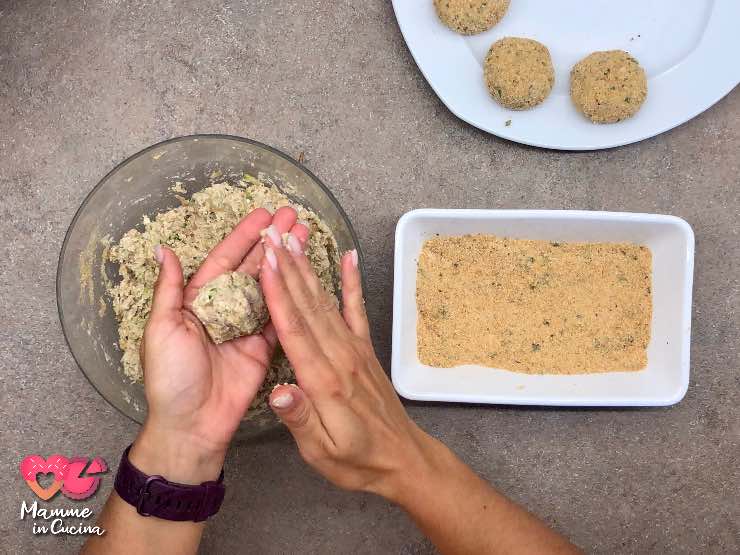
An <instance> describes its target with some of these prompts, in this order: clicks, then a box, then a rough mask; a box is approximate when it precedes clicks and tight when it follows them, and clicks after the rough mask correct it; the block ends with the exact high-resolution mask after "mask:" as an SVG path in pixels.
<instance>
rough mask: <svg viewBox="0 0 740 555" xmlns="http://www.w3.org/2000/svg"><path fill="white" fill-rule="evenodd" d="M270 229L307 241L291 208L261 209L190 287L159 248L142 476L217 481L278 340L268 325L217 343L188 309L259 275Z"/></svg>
mask: <svg viewBox="0 0 740 555" xmlns="http://www.w3.org/2000/svg"><path fill="white" fill-rule="evenodd" d="M270 224H272V226H274V228H275V229H276V230H278V232H279V233H285V232H288V231H292V233H293V234H294V235H295V236H297V237H299V240H300V241H303V242H305V240H306V239H307V237H308V229H307V228H306V227H305V226H303V225H302V224H297V223H296V213H295V210H293V209H292V208H289V207H284V208H281V209H279V210H278V211H277V212H276V213H275V215H274V217H273V216H272V215H271V214H270V213H269V212H268V211H267V210H265V209H257V210H255V211H253V212H252V213H250V214H249V215H248V216H247V217H246V218H244V219H243V220H242V221H241V222H240V223H239V224H238V225H237V226H236V227H235V228H234V230H233V231H232V232H231V233H230V234H229V235H228V236H227V237H226V238H225V239H224V240H223V241H222V242H221V243H219V244H218V245H217V246H216V247H215V248H214V249H213V250H212V251H211V252H210V253H209V255H208V257H207V258H206V260H205V261H204V262H203V264H202V265H201V267H200V268H199V269H198V271H197V272H196V273H195V274H194V275H193V276H192V278H191V279H190V281H189V282H188V284H187V286H185V285H184V283H183V274H182V269H181V267H180V262H179V260H178V258H177V256H176V255H175V253H174V252H173V251H171V250H170V249H168V248H166V247H161V246H158V247H157V248H156V249H155V251H156V252H155V256H156V259H157V261H158V263H159V264H160V270H159V278H158V280H157V284H156V286H155V291H154V298H153V300H152V309H151V314H150V316H149V321H148V322H147V325H146V328H145V332H144V339H143V341H142V346H141V358H142V365H143V367H144V378H145V379H144V384H145V385H144V387H145V392H146V398H147V402H148V405H149V411H148V415H147V419H146V422H145V424H144V426H143V428H142V431H141V433H140V435H139V437H138V438H137V440H136V442H135V444H134V447H133V448H132V449H131V452H130V455H129V456H130V459H131V461H132V462H133V463H134V464H135V465H136V466H137V467H139V468H140V469H141V470H142V471H144V472H146V473H149V474H160V475H163V476H165V477H166V478H167V479H169V480H172V481H178V482H183V483H189V482H192V483H200V482H203V481H206V480H214V479H216V478H217V477H218V474H219V472H220V470H221V467H222V465H223V460H224V456H225V453H226V449H227V447H228V445H229V442H230V440H231V438H232V436H233V434H234V432H235V431H236V429H237V427H238V426H239V422H240V421H241V419H242V418H243V416H244V414H245V413H246V411H247V408H248V407H249V405H250V404H251V402H252V400H253V399H254V396H255V394H256V393H257V391H258V390H259V388H260V386H261V385H262V382H263V381H264V378H265V372H266V369H267V366H268V365H269V363H270V359H271V357H272V352H273V350H274V347H275V344H276V342H277V336H276V334H275V330H274V328H273V327H272V325H271V324H269V323H268V324H267V325H266V326H265V328H264V329H263V331H262V333H260V334H255V335H250V336H244V337H240V338H237V339H234V340H232V341H227V342H225V343H221V344H220V345H216V344H214V343H213V342H212V341H211V339H210V338H209V337H208V333H207V332H206V331H205V329H204V328H203V326H202V324H201V323H200V321H199V320H198V318H197V317H196V316H195V315H194V314H193V313H192V312H191V311H190V307H191V305H192V302H193V300H195V297H196V296H197V294H198V289H199V288H200V287H201V286H202V285H204V284H205V283H207V282H208V281H210V280H211V279H213V278H215V277H217V276H218V275H220V274H222V273H224V272H230V271H241V272H245V273H249V274H251V275H253V276H256V275H257V272H258V268H259V264H260V262H261V260H262V257H263V252H264V251H263V247H262V245H261V242H260V231H261V230H262V229H264V228H266V227H268V226H269V225H270Z"/></svg>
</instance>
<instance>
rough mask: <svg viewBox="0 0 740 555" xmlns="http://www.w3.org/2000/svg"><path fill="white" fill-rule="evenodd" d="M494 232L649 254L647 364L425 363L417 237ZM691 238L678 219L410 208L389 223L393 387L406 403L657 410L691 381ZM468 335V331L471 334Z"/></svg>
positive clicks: (420, 239)
mask: <svg viewBox="0 0 740 555" xmlns="http://www.w3.org/2000/svg"><path fill="white" fill-rule="evenodd" d="M436 233H439V234H441V235H464V234H466V233H491V234H494V235H499V236H505V237H513V238H519V239H544V240H549V241H564V242H565V241H587V242H621V241H624V242H631V243H636V244H640V245H646V246H648V247H649V248H650V250H651V251H652V254H653V283H652V292H653V318H652V323H651V338H650V343H649V345H648V365H647V368H646V369H645V370H642V371H640V372H610V373H605V374H581V375H568V376H563V375H529V374H520V373H516V372H509V371H507V370H500V369H495V368H487V367H483V366H475V365H465V366H458V367H456V368H432V367H430V366H425V365H424V364H422V363H421V362H419V359H418V357H417V352H416V317H417V316H416V315H417V312H416V265H417V260H418V257H419V253H420V252H421V247H422V244H423V243H424V241H425V240H426V239H427V238H429V237H431V236H433V235H434V234H436ZM693 274H694V234H693V232H692V230H691V227H690V226H689V224H687V223H686V222H685V221H684V220H682V219H680V218H677V217H675V216H662V215H656V214H627V213H620V212H581V211H567V210H413V211H411V212H408V213H406V214H404V216H403V217H401V219H400V220H399V222H398V225H397V226H396V247H395V268H394V284H393V355H392V357H391V374H392V377H393V385H394V386H395V388H396V391H398V393H399V394H400V395H402V396H403V397H406V398H407V399H415V400H423V401H457V402H463V403H491V404H494V403H495V404H507V405H563V406H567V405H571V406H662V405H672V404H674V403H677V402H678V401H680V400H681V399H682V398H683V396H684V395H685V393H686V389H687V387H688V385H689V345H690V339H691V287H692V281H693ZM471 333H475V331H474V330H471Z"/></svg>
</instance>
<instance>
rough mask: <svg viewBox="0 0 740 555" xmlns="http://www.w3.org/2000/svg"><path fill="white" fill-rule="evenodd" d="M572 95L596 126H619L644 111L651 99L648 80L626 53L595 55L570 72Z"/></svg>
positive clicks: (606, 52)
mask: <svg viewBox="0 0 740 555" xmlns="http://www.w3.org/2000/svg"><path fill="white" fill-rule="evenodd" d="M570 96H571V98H572V99H573V103H574V104H575V105H576V107H577V108H578V109H579V110H580V111H581V112H583V114H584V115H585V116H586V117H587V118H589V119H590V120H591V121H593V122H594V123H616V122H618V121H622V120H624V119H627V118H629V117H631V116H633V115H635V113H636V112H637V111H638V110H639V109H640V106H642V103H643V102H645V98H647V78H646V77H645V71H644V70H643V69H642V68H641V67H640V64H639V63H638V62H637V60H635V59H634V58H633V57H632V56H630V54H629V53H628V52H625V51H624V50H608V51H605V52H594V53H593V54H589V55H588V56H586V57H585V58H584V59H583V60H581V61H580V62H578V63H577V64H576V65H575V66H573V69H572V70H571V71H570Z"/></svg>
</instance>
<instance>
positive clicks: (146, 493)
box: [114, 445, 226, 522]
mask: <svg viewBox="0 0 740 555" xmlns="http://www.w3.org/2000/svg"><path fill="white" fill-rule="evenodd" d="M130 450H131V446H130V445H129V446H128V447H127V448H126V450H125V451H124V452H123V455H122V456H121V463H120V464H119V465H118V472H117V474H116V480H115V484H114V488H115V490H116V493H118V495H119V496H120V497H121V499H123V500H124V501H126V502H127V503H128V504H129V505H133V506H134V507H136V511H137V512H138V513H139V514H140V515H142V516H156V517H157V518H162V519H165V520H174V521H188V520H190V521H193V522H202V521H204V520H206V519H207V518H208V517H210V516H213V515H215V514H216V513H217V512H218V510H219V508H220V507H221V503H222V502H223V500H224V494H225V491H226V488H225V487H224V484H223V481H224V471H223V470H221V475H220V476H219V478H218V480H217V481H213V482H203V483H202V484H200V485H188V484H178V483H177V482H170V481H169V480H167V479H166V478H164V477H162V476H156V475H154V476H149V475H148V474H144V473H143V472H142V471H141V470H139V469H138V468H136V467H135V466H134V465H133V464H132V463H131V461H130V460H129V458H128V454H129V451H130Z"/></svg>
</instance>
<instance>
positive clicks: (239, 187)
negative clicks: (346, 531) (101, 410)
mask: <svg viewBox="0 0 740 555" xmlns="http://www.w3.org/2000/svg"><path fill="white" fill-rule="evenodd" d="M178 198H180V202H181V204H182V206H179V207H177V208H173V209H172V210H168V211H167V212H163V213H160V214H158V215H156V216H155V217H153V218H150V217H148V216H144V219H143V226H142V229H132V230H130V231H128V232H127V233H125V234H124V235H123V237H121V240H120V241H119V242H118V243H117V244H114V245H111V248H110V250H109V254H108V258H109V260H110V262H112V263H114V264H117V265H118V273H119V276H120V280H119V281H118V282H117V283H115V284H114V283H111V284H109V285H108V294H109V295H110V296H111V299H112V305H113V310H114V312H115V315H116V318H117V319H118V322H119V324H118V336H119V347H120V348H121V351H123V355H122V358H121V364H122V367H123V372H124V374H125V375H126V376H127V377H128V378H129V379H131V380H132V381H135V382H142V381H143V379H144V374H143V371H142V368H141V362H140V361H139V345H140V343H141V338H142V335H143V333H144V325H145V324H146V321H147V319H148V318H149V311H150V309H151V302H152V293H153V290H154V283H155V281H156V280H157V274H158V271H159V268H158V266H157V263H156V261H155V259H154V254H153V249H154V246H155V245H157V244H161V245H166V246H168V247H170V248H171V249H172V250H173V251H174V252H175V253H176V254H177V256H178V257H179V258H180V263H181V264H182V269H183V273H184V275H185V279H186V280H187V279H189V278H190V276H192V275H193V274H194V273H195V271H196V270H197V269H198V267H200V265H201V263H202V262H203V260H204V259H205V257H206V255H207V254H208V253H209V252H210V251H211V249H213V247H214V246H216V244H218V243H219V242H220V241H221V240H222V239H223V238H224V237H225V236H226V235H227V234H228V233H229V232H230V231H231V230H232V229H233V228H234V227H235V226H236V224H237V223H238V222H239V221H240V220H241V219H242V218H243V217H244V216H246V215H247V214H249V213H250V212H251V211H252V210H254V209H255V208H259V207H265V208H267V209H269V210H275V209H277V208H279V207H281V206H288V205H290V206H293V208H295V209H296V211H297V212H298V218H299V219H300V220H302V221H303V222H304V223H305V224H306V225H308V227H309V229H310V236H309V240H308V243H307V244H306V255H307V256H308V258H309V260H310V261H311V265H312V266H313V267H314V270H316V273H317V274H318V276H319V279H320V281H321V283H322V285H323V286H324V288H325V289H326V290H327V291H328V292H330V293H331V294H332V295H333V296H334V297H335V298H336V294H337V285H336V276H337V275H338V267H339V253H338V250H337V243H336V240H335V239H334V235H333V234H332V232H331V230H330V229H329V228H328V227H327V226H326V224H325V223H324V222H323V221H322V220H320V219H319V217H318V216H317V215H316V214H315V213H314V212H312V211H310V210H308V209H307V208H305V207H303V206H300V205H297V204H295V203H292V202H291V201H290V200H289V199H288V197H287V196H285V195H284V194H283V193H281V192H279V191H278V190H277V189H275V188H273V187H269V186H266V185H264V184H263V183H261V182H260V181H258V180H256V179H255V178H253V177H251V176H244V179H243V180H241V181H239V182H238V183H236V184H234V185H232V184H228V183H217V184H214V185H211V186H209V187H207V188H205V189H203V190H201V191H199V192H196V193H194V194H193V195H192V197H191V198H189V199H188V198H185V197H178ZM292 379H293V369H292V368H291V366H290V364H289V363H288V361H287V359H286V358H285V356H284V355H283V353H282V351H280V349H278V352H277V353H276V354H275V356H274V357H273V360H272V363H271V365H270V368H268V371H267V379H266V380H265V384H264V386H263V387H262V389H261V390H260V392H259V393H258V394H257V397H256V398H255V400H254V402H253V403H252V407H251V410H250V412H252V413H258V412H261V411H263V410H266V409H267V397H268V395H269V393H270V391H271V390H272V387H273V386H274V385H275V384H277V383H282V382H285V381H291V380H292Z"/></svg>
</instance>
